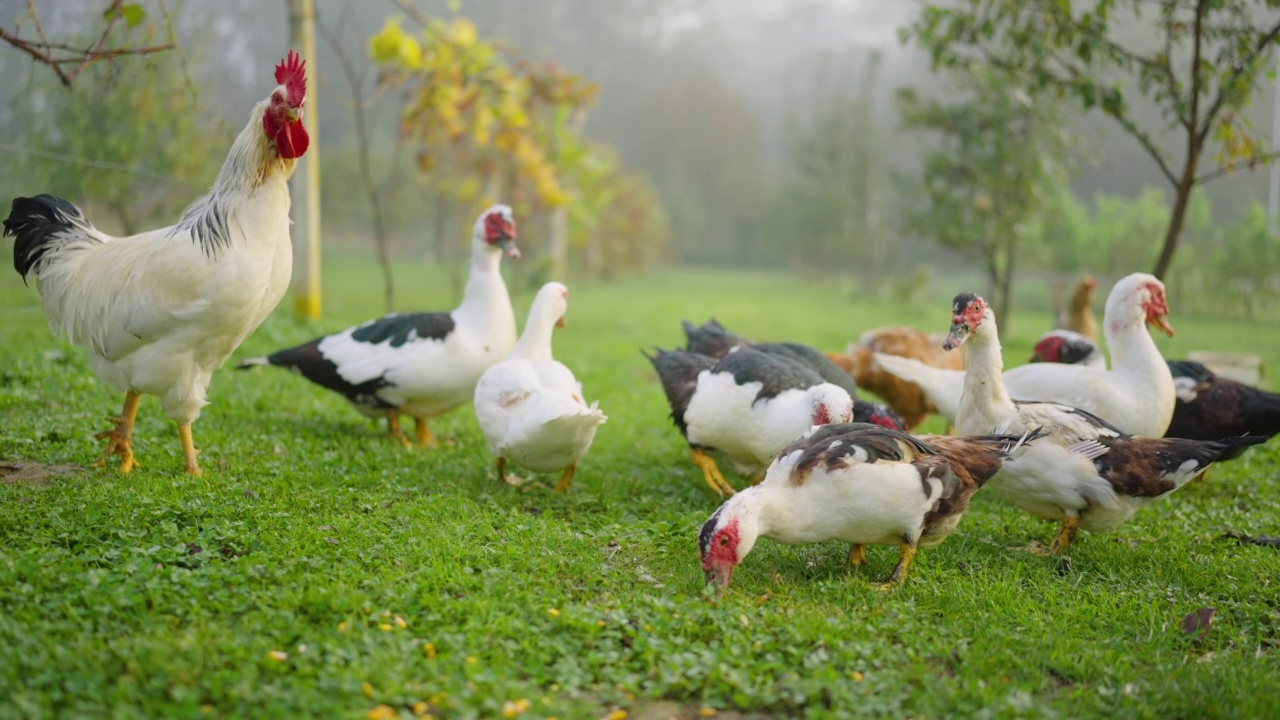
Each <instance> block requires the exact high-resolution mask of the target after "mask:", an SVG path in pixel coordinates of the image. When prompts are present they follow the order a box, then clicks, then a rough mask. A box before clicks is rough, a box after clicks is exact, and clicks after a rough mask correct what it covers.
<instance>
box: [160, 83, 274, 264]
mask: <svg viewBox="0 0 1280 720" xmlns="http://www.w3.org/2000/svg"><path fill="white" fill-rule="evenodd" d="M267 105H268V103H267V102H266V101H263V102H260V103H258V104H257V105H255V106H254V108H253V112H251V113H249V123H248V124H247V125H245V128H244V129H243V130H241V131H240V134H239V135H238V136H236V141H235V143H234V144H233V145H232V146H231V151H230V152H229V153H227V159H226V160H225V161H224V162H223V163H222V169H221V170H219V171H218V178H217V179H216V180H214V182H213V189H211V190H210V191H209V194H208V195H204V196H203V197H200V198H199V199H197V200H196V201H195V202H193V203H191V204H190V205H188V206H187V209H186V210H183V211H182V217H181V218H179V220H178V224H177V225H175V226H173V229H172V230H170V231H169V234H170V235H171V236H172V235H176V234H178V233H180V232H183V231H190V233H191V237H192V239H194V240H195V241H196V242H198V243H200V246H201V249H202V250H204V254H205V255H206V256H207V257H209V258H217V257H218V256H219V255H220V254H221V253H223V252H224V251H226V250H227V249H228V248H229V247H230V245H231V238H232V233H231V227H230V225H231V222H232V218H231V217H230V211H231V208H233V207H237V206H239V205H241V204H243V203H244V202H246V201H248V200H250V199H251V197H252V196H253V194H254V191H256V190H258V189H259V188H260V187H262V186H263V185H264V184H266V183H268V182H274V183H280V184H283V183H285V182H287V181H288V180H289V176H290V175H292V174H293V167H294V161H293V160H287V159H283V158H281V157H280V156H279V153H277V152H276V150H275V146H274V145H273V144H272V141H271V139H270V138H268V137H267V135H266V133H265V132H263V130H262V116H263V114H264V113H265V112H266V110H267ZM273 195H277V196H278V193H275V194H273ZM284 199H285V203H286V205H285V212H286V214H287V213H288V200H289V195H288V192H285V193H284ZM269 201H270V202H278V201H279V198H278V197H272V198H270V199H269Z"/></svg>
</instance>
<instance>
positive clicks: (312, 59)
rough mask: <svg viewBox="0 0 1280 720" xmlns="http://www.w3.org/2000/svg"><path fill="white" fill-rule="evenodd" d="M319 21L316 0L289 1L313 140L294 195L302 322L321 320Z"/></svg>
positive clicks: (297, 310)
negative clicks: (300, 240)
mask: <svg viewBox="0 0 1280 720" xmlns="http://www.w3.org/2000/svg"><path fill="white" fill-rule="evenodd" d="M315 18H316V8H315V2H314V0H289V31H290V32H289V34H290V37H291V39H292V43H293V46H294V48H300V52H301V53H302V57H304V58H305V59H306V61H307V104H306V111H305V112H304V113H303V115H302V123H303V125H304V126H305V127H306V128H307V135H308V136H310V138H311V143H310V145H309V146H308V148H307V154H306V155H304V156H303V158H302V163H301V165H300V166H299V167H298V169H297V171H296V172H294V174H293V189H292V191H291V193H290V194H291V195H292V196H293V200H294V208H295V210H294V212H293V216H294V217H295V218H300V219H301V221H300V222H299V223H298V225H299V226H300V227H298V232H297V233H296V234H295V235H294V237H295V238H298V237H302V238H305V239H306V241H305V243H297V244H295V246H294V247H295V248H301V249H302V258H301V261H300V262H298V263H296V264H295V268H294V273H293V278H294V281H293V294H294V296H293V311H294V315H296V316H297V317H298V319H300V320H315V319H317V318H319V317H320V134H319V124H320V112H319V109H318V107H317V102H316V101H317V100H318V99H319V98H318V97H317V96H318V95H319V94H320V92H319V88H318V87H317V85H316V73H317V72H318V71H319V67H318V63H317V61H316V32H315V30H316V23H315ZM299 187H301V188H302V192H301V193H299V192H298V188H299ZM299 201H301V202H299ZM299 205H301V207H298V206H299ZM299 269H301V270H302V272H301V273H299V272H298V270H299Z"/></svg>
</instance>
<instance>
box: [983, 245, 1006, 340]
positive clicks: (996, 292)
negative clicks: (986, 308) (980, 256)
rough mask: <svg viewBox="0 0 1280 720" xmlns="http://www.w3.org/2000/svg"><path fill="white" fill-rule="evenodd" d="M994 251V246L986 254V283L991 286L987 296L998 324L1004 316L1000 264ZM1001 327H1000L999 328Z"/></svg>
mask: <svg viewBox="0 0 1280 720" xmlns="http://www.w3.org/2000/svg"><path fill="white" fill-rule="evenodd" d="M996 252H997V251H996V249H995V248H991V250H990V253H991V254H990V255H988V256H987V285H988V287H990V288H991V290H990V291H989V292H988V293H987V298H988V299H989V300H990V301H991V307H992V309H993V310H995V313H996V324H997V325H1000V324H1001V323H1002V318H1003V317H1004V301H1003V300H1001V299H1000V264H999V263H997V262H996ZM1003 329H1004V328H1003V327H1002V328H1001V330H1003Z"/></svg>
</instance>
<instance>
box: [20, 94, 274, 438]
mask: <svg viewBox="0 0 1280 720" xmlns="http://www.w3.org/2000/svg"><path fill="white" fill-rule="evenodd" d="M265 107H266V103H260V104H259V105H258V106H257V107H256V108H255V109H254V111H253V113H252V115H251V117H250V120H249V123H248V125H247V126H246V127H245V129H244V130H243V131H242V132H241V133H240V136H239V137H238V138H237V140H236V143H235V145H234V146H233V148H232V150H231V152H230V154H229V155H228V157H227V160H226V162H225V164H224V165H223V167H222V171H221V172H220V173H219V175H218V180H217V182H216V183H215V185H214V188H213V190H212V191H211V192H210V194H209V195H207V196H205V197H203V198H201V199H200V200H197V201H196V202H195V203H193V204H192V206H191V207H190V208H188V210H187V212H186V213H185V214H184V222H180V224H179V225H176V226H172V227H168V228H162V229H160V230H153V231H151V232H146V233H142V234H139V235H133V236H130V237H111V236H108V235H106V234H104V233H101V232H99V231H97V230H96V229H93V228H92V227H91V226H82V227H80V228H78V229H77V230H76V231H75V232H78V233H79V234H80V238H79V239H78V240H74V241H71V242H65V243H62V244H59V245H58V246H56V247H55V248H53V249H51V250H50V252H49V254H48V255H47V256H46V258H45V259H44V260H43V261H42V263H41V266H40V267H39V269H38V273H39V282H38V288H39V291H40V298H41V300H42V302H43V305H44V309H45V314H46V316H47V317H48V319H49V323H50V326H51V327H52V328H53V330H54V331H55V332H60V333H65V334H66V335H67V337H68V338H70V340H71V342H72V343H74V344H76V345H80V346H83V347H85V348H86V349H87V350H88V351H89V360H90V363H91V364H92V366H93V368H94V370H95V372H97V374H98V376H99V377H101V378H102V379H103V380H104V381H105V382H107V383H108V384H109V385H111V386H112V387H113V388H114V389H115V390H117V391H118V392H121V393H123V392H126V391H130V390H132V391H136V392H141V393H144V394H148V395H158V396H159V397H160V403H161V406H162V407H163V408H164V411H165V413H166V414H168V416H169V417H170V418H172V419H173V420H174V421H176V422H179V423H189V422H192V421H193V420H195V418H196V417H198V416H199V414H200V408H201V407H202V406H203V405H205V404H206V400H205V391H206V388H207V387H208V384H209V380H210V378H211V376H212V373H213V371H214V370H216V369H217V368H219V367H221V366H222V364H223V363H224V362H226V359H227V358H228V357H229V356H230V355H231V353H232V351H234V350H235V349H236V347H237V346H239V345H240V343H241V342H242V341H243V340H244V339H245V337H247V336H248V335H249V333H251V332H253V330H254V329H256V328H257V327H258V325H260V324H261V323H262V321H263V320H265V319H266V317H267V315H268V314H269V313H270V312H271V311H272V309H274V308H275V306H276V304H277V303H279V301H280V299H281V298H282V297H284V293H285V291H286V290H287V289H288V285H289V276H290V274H291V272H292V267H293V250H292V244H291V243H290V240H289V188H288V185H287V180H288V176H289V174H290V172H291V170H292V167H293V162H292V161H279V160H277V159H275V153H274V151H273V150H270V149H269V145H268V143H267V140H266V138H265V135H264V133H263V131H262V115H263V110H264V108H265ZM214 204H217V205H218V206H219V207H220V208H223V209H224V211H225V213H226V226H227V233H228V235H229V238H227V240H228V243H227V246H226V247H225V248H224V249H222V250H221V251H218V252H213V253H210V252H207V251H206V249H205V247H204V246H203V245H202V244H201V242H200V241H198V240H197V239H196V238H195V237H194V236H193V235H192V231H191V230H190V229H189V228H188V227H187V226H186V223H185V220H186V219H187V218H189V217H196V216H198V215H199V213H200V212H202V211H203V209H204V208H207V207H209V206H211V205H214Z"/></svg>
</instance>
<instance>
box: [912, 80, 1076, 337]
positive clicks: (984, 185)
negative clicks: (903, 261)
mask: <svg viewBox="0 0 1280 720" xmlns="http://www.w3.org/2000/svg"><path fill="white" fill-rule="evenodd" d="M955 77H956V85H957V87H958V89H960V90H962V91H963V92H964V95H963V96H962V98H961V99H959V100H957V101H955V102H940V101H937V100H925V99H922V98H920V97H919V96H918V95H917V94H916V92H914V91H913V90H911V89H904V90H901V91H899V94H898V105H899V109H900V110H901V113H902V117H903V123H904V124H905V125H906V126H907V127H908V128H913V129H917V130H920V131H922V132H926V133H928V134H930V135H931V136H933V137H934V139H936V141H937V145H936V147H935V149H933V150H931V151H930V152H928V153H927V155H926V157H925V159H924V169H923V172H922V175H921V180H920V184H921V188H920V196H921V197H920V202H919V203H918V204H917V205H915V206H913V207H912V208H911V209H910V210H909V211H908V225H909V227H911V228H912V229H913V230H915V231H916V232H918V233H920V234H922V235H925V236H929V237H932V238H934V239H935V240H936V241H937V242H938V243H940V244H942V245H944V246H947V247H951V248H956V249H958V250H960V251H962V252H964V253H967V254H969V255H972V256H974V257H976V258H977V259H979V260H980V261H981V262H982V264H983V267H984V269H985V271H986V275H987V279H988V281H989V282H990V285H991V293H990V294H991V300H992V305H993V306H994V308H995V311H996V320H997V322H998V323H1000V324H1001V325H1002V326H1006V327H1007V325H1008V317H1009V304H1010V303H1009V300H1010V297H1011V293H1012V289H1013V277H1014V267H1015V264H1016V258H1017V253H1018V249H1019V246H1020V245H1022V244H1023V243H1025V242H1027V241H1030V240H1033V239H1035V238H1037V237H1039V236H1040V235H1041V233H1042V231H1043V224H1044V223H1043V218H1042V211H1044V210H1045V209H1046V208H1048V207H1051V205H1052V200H1053V198H1054V193H1055V191H1056V188H1057V186H1058V185H1059V184H1060V183H1061V182H1063V181H1064V180H1065V177H1064V176H1065V163H1066V159H1067V156H1068V154H1069V149H1070V148H1069V145H1070V139H1069V137H1068V136H1067V134H1066V133H1065V132H1064V131H1063V130H1062V127H1061V124H1060V121H1059V117H1060V115H1059V109H1058V108H1057V107H1055V106H1054V105H1053V104H1051V103H1043V102H1036V101H1034V100H1033V99H1032V98H1031V97H1030V96H1028V95H1027V93H1026V92H1024V91H1023V90H1022V88H1021V87H1019V85H1018V84H1017V83H1016V82H1014V80H1013V79H1012V78H1010V77H1009V76H1008V75H1007V74H1005V73H1002V72H999V71H995V70H991V69H974V70H973V71H972V72H968V73H956V74H955Z"/></svg>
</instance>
